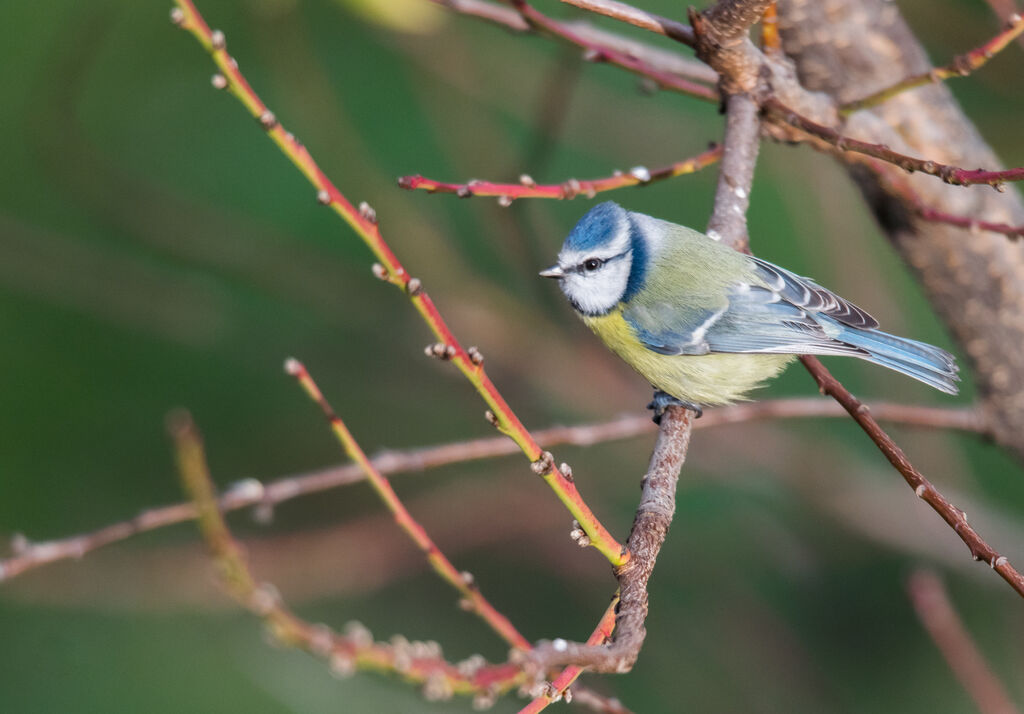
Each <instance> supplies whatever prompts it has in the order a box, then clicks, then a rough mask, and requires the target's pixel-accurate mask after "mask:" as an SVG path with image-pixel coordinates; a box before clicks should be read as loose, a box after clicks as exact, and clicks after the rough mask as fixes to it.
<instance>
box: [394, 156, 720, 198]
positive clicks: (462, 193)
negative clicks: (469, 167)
mask: <svg viewBox="0 0 1024 714" xmlns="http://www.w3.org/2000/svg"><path fill="white" fill-rule="evenodd" d="M721 156H722V149H721V147H720V146H718V145H716V144H712V146H711V148H710V149H708V150H707V151H705V152H704V153H702V154H698V155H697V156H694V157H692V158H689V159H686V160H684V161H677V162H676V163H674V164H669V165H668V166H663V167H661V168H658V169H648V168H647V167H645V166H635V167H633V168H631V169H630V170H629V171H626V172H622V171H616V172H615V173H614V174H613V175H612V176H609V177H607V178H600V179H589V180H579V179H569V180H568V181H565V182H563V183H559V184H538V183H537V182H536V181H534V180H533V179H532V178H531V177H529V176H526V175H523V176H522V177H520V179H519V183H491V182H490V181H475V180H474V181H469V182H468V183H462V184H459V183H443V182H441V181H435V180H433V179H428V178H423V177H422V176H418V175H417V176H402V177H401V178H399V179H398V185H399V186H401V187H402V188H405V189H409V190H416V189H420V190H423V191H426V192H428V193H453V194H455V195H456V196H459V197H460V198H469V197H470V196H497V197H498V199H499V202H501V203H502V204H503V205H509V204H511V203H512V201H513V200H514V199H517V198H555V199H572V198H576V196H580V195H583V196H586V197H587V198H593V197H594V196H595V195H597V194H598V193H602V192H604V191H612V190H615V189H618V188H626V187H628V186H646V185H647V184H649V183H653V182H655V181H663V180H665V179H669V178H674V177H676V176H682V175H684V174H691V173H694V172H696V171H699V170H701V169H702V168H704V167H705V166H710V165H711V164H713V163H715V162H716V161H718V160H719V158H721Z"/></svg>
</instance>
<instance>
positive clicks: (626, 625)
mask: <svg viewBox="0 0 1024 714" xmlns="http://www.w3.org/2000/svg"><path fill="white" fill-rule="evenodd" d="M693 419H694V415H693V413H692V412H690V411H689V410H687V409H683V408H682V407H675V406H673V407H669V408H668V409H667V410H666V411H665V413H664V415H663V416H662V418H661V425H660V427H659V430H658V440H657V442H656V443H655V446H654V452H653V453H652V455H651V462H650V465H649V466H648V469H647V474H646V476H644V479H643V482H642V483H643V492H642V494H641V496H640V506H639V507H638V508H637V511H636V518H635V519H634V520H633V528H632V530H631V531H630V534H629V552H630V553H631V557H630V559H629V562H627V563H626V564H625V565H624V566H622V567H619V568H616V569H615V576H616V577H617V578H618V579H619V589H620V598H621V600H620V602H619V607H618V615H617V617H616V623H615V637H614V640H613V641H612V642H611V643H610V644H608V645H597V646H595V645H594V644H593V643H591V642H587V643H582V644H581V643H577V642H566V641H565V640H553V641H551V642H540V643H538V644H537V646H536V647H535V648H534V650H533V651H532V652H530V653H528V654H527V655H525V656H526V657H528V658H529V660H530V661H531V662H533V663H534V665H536V666H538V667H541V668H547V667H551V666H554V665H560V664H567V663H572V664H574V665H581V666H586V667H591V668H593V669H594V670H595V671H598V672H628V671H629V670H630V669H632V667H633V664H634V663H635V662H636V660H637V657H638V655H639V654H640V649H641V647H642V646H643V643H644V639H645V638H646V636H647V630H646V628H645V627H644V620H645V619H646V618H647V607H648V598H647V582H648V580H649V579H650V577H651V573H652V572H653V570H654V564H655V561H656V559H657V557H658V552H659V551H660V550H661V545H662V543H664V541H665V536H666V534H667V533H668V527H669V525H670V524H671V523H672V516H673V514H674V513H675V493H676V484H677V482H678V481H679V471H680V469H681V468H682V466H683V461H685V460H686V451H687V449H688V447H689V444H690V434H691V431H692V429H691V427H692V424H693Z"/></svg>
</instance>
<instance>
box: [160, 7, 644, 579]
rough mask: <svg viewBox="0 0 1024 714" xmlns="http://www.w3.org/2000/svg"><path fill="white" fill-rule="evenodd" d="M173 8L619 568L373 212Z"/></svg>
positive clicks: (187, 15) (572, 490) (213, 39)
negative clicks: (347, 192)
mask: <svg viewBox="0 0 1024 714" xmlns="http://www.w3.org/2000/svg"><path fill="white" fill-rule="evenodd" d="M176 2H177V8H175V11H174V12H173V13H172V20H173V21H174V22H175V23H176V24H177V25H178V26H179V27H181V28H182V29H185V30H187V31H188V32H190V33H191V34H192V35H193V36H194V37H195V38H196V39H197V40H199V42H200V44H201V45H202V46H203V47H204V48H205V49H206V50H207V52H209V53H210V56H211V57H212V58H213V60H214V62H215V63H216V65H217V67H218V68H219V69H220V71H221V74H218V75H215V76H214V86H217V87H221V88H223V89H226V90H228V91H230V92H231V93H232V94H233V95H234V96H235V97H236V98H237V99H238V100H239V101H240V102H242V104H243V105H244V106H245V107H246V109H247V110H248V111H249V113H250V114H251V115H252V116H253V117H255V118H256V119H257V120H258V121H259V123H260V126H261V127H262V128H263V129H264V130H265V131H266V132H267V134H268V135H269V136H270V138H271V139H272V140H273V141H274V143H276V144H277V145H278V147H280V149H281V150H282V151H283V152H284V154H285V155H286V156H287V157H288V158H289V159H290V160H291V161H292V163H293V164H294V165H295V166H296V167H297V168H298V169H299V170H300V171H301V172H302V173H303V175H305V177H306V178H307V180H309V182H310V183H311V184H313V187H314V188H315V189H316V191H317V194H316V195H317V200H318V201H319V202H320V203H322V204H323V205H326V206H330V207H331V208H332V209H333V210H334V211H335V213H337V214H338V215H339V216H340V217H341V218H342V219H343V220H344V221H345V222H346V223H348V225H349V226H350V227H351V228H352V229H353V230H354V231H355V232H356V234H357V235H359V237H360V238H362V240H363V242H364V243H365V244H366V245H367V247H368V248H369V249H370V250H371V251H372V252H373V254H374V255H375V256H376V257H377V259H378V260H379V261H380V262H379V263H378V264H376V265H375V266H374V272H375V274H376V275H377V276H378V277H380V278H381V279H382V280H385V281H387V282H388V283H391V284H392V285H394V286H396V287H398V288H399V289H401V290H402V291H403V292H405V293H406V294H407V295H408V297H409V299H410V301H411V302H412V304H413V306H414V307H415V308H416V311H417V312H418V313H419V314H420V316H421V317H422V318H423V320H424V322H426V323H427V326H428V327H429V328H430V330H431V332H433V334H434V336H435V337H436V338H437V339H438V340H439V343H438V344H437V345H435V346H434V347H435V349H434V352H433V354H434V355H435V356H437V357H441V358H443V359H447V360H448V361H450V362H452V363H453V364H454V365H455V366H456V367H457V368H458V369H459V371H460V372H462V374H463V375H464V376H465V377H466V379H467V380H469V382H470V383H471V384H472V385H473V387H474V388H476V390H477V392H478V393H479V394H480V396H481V397H482V398H483V399H484V401H485V402H486V403H487V406H488V407H489V408H490V412H489V415H490V416H489V418H490V419H491V420H492V423H494V424H495V426H496V427H497V428H498V429H499V430H500V431H501V432H502V433H504V434H506V435H507V436H508V437H510V438H511V439H512V440H513V441H515V442H516V444H517V445H518V446H519V448H520V449H521V450H522V451H523V453H524V454H525V455H526V457H527V458H528V459H529V460H530V461H531V462H532V463H531V467H532V469H533V470H534V472H535V473H537V474H538V475H540V476H541V477H542V478H543V479H544V480H545V482H547V484H548V485H549V486H550V487H551V488H552V490H554V491H555V493H556V495H557V496H558V498H559V499H560V500H561V501H562V503H563V504H564V505H565V507H566V509H567V510H568V511H569V512H570V513H571V514H572V516H573V518H575V519H576V520H577V521H578V522H579V523H580V525H581V527H582V528H583V530H584V531H586V533H587V536H588V537H589V538H590V542H591V544H592V545H593V546H594V547H595V548H597V549H598V550H599V551H600V552H601V554H602V555H604V556H605V557H606V558H607V559H608V560H609V562H611V563H612V565H621V564H622V563H624V562H625V558H626V556H625V554H624V548H623V546H622V545H621V544H620V543H619V542H618V541H617V540H615V538H614V537H613V536H612V535H611V533H609V532H608V530H607V529H606V528H605V527H604V526H603V525H602V524H601V522H600V521H599V520H598V519H597V517H596V516H595V515H594V514H593V512H591V510H590V508H589V507H588V506H587V505H586V503H585V502H584V501H583V498H582V497H581V496H580V494H579V491H578V490H577V489H576V485H575V483H574V482H573V481H572V480H571V479H570V478H568V477H567V476H566V474H564V473H563V472H562V470H561V469H560V468H559V467H557V466H556V465H555V460H554V458H553V457H552V456H551V454H550V453H548V452H546V451H543V450H542V449H541V448H540V446H539V445H538V444H537V442H536V440H535V439H534V438H533V437H532V436H531V435H530V432H529V431H527V429H526V427H525V426H524V425H523V423H522V422H521V421H520V420H519V417H518V416H516V414H515V412H513V411H512V408H511V407H510V406H509V405H508V403H507V402H506V401H505V399H504V397H502V396H501V394H500V393H499V392H498V389H497V387H495V385H494V383H493V382H492V381H491V379H490V377H488V376H487V373H486V371H485V370H484V367H483V357H482V356H481V354H480V352H479V351H477V350H475V349H472V348H471V349H470V350H467V349H465V348H464V347H463V346H462V345H461V344H460V343H459V341H458V340H457V339H456V338H455V335H454V334H453V333H452V331H451V329H450V328H449V327H448V325H447V323H446V322H445V321H444V318H442V317H441V313H440V312H439V311H438V309H437V307H436V306H435V305H434V302H433V301H432V300H431V299H430V297H429V296H428V295H427V293H426V291H425V290H424V289H423V284H422V282H421V281H420V280H419V278H414V277H412V276H411V275H409V273H408V272H407V271H406V269H405V267H404V266H403V265H402V264H401V263H400V262H399V260H398V258H397V257H396V256H395V254H394V253H393V252H392V251H391V248H390V247H389V246H388V244H387V243H386V242H385V241H384V238H383V236H382V235H381V232H380V229H379V228H378V226H377V217H376V214H375V212H374V211H373V209H372V208H370V207H369V206H368V205H366V204H363V205H362V206H360V209H358V210H357V209H356V208H355V207H354V206H353V205H352V204H351V203H349V201H348V199H347V198H345V196H344V195H343V194H342V193H341V191H339V190H338V188H337V187H336V186H335V185H334V184H333V183H332V182H331V180H330V179H328V178H327V176H326V174H324V172H323V171H322V170H321V169H320V167H319V166H318V165H317V164H316V162H315V161H314V160H313V157H312V156H311V155H310V153H309V151H307V149H306V147H305V146H303V145H302V144H301V143H299V142H298V141H297V140H296V139H295V137H294V136H293V135H292V134H291V133H290V132H288V131H285V129H284V128H283V127H282V126H281V124H280V123H279V122H278V121H277V119H276V117H275V116H274V114H273V113H272V112H271V111H270V110H269V109H267V107H266V105H265V104H264V103H263V102H262V100H261V99H260V98H259V97H258V96H257V95H256V93H255V92H254V91H253V90H252V88H251V87H250V86H249V83H248V82H247V81H246V80H245V77H244V76H243V75H242V73H241V72H240V71H239V70H238V64H237V63H236V62H235V61H234V59H233V58H232V57H231V55H229V54H228V52H227V50H226V49H225V39H224V34H223V33H222V32H220V31H219V30H218V31H216V32H214V31H211V30H210V28H209V26H208V25H207V24H206V21H205V20H204V19H203V18H202V16H201V15H200V14H199V11H198V10H197V9H196V7H195V5H194V4H193V3H192V0H176Z"/></svg>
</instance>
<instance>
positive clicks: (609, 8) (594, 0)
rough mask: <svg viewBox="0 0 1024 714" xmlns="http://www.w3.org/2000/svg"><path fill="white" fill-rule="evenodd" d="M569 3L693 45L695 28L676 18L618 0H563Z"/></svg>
mask: <svg viewBox="0 0 1024 714" xmlns="http://www.w3.org/2000/svg"><path fill="white" fill-rule="evenodd" d="M562 2H564V3H566V4H567V5H574V6H576V7H578V8H580V9H582V10H589V11H590V12H594V13H597V14H598V15H604V16H605V17H611V18H614V19H616V20H620V21H622V22H625V23H628V24H630V25H634V26H636V27H639V28H642V29H644V30H650V31H651V32H655V33H657V34H659V35H664V36H665V37H671V38H672V39H673V40H678V41H679V42H682V43H683V44H684V45H689V46H690V47H693V44H694V37H693V28H692V27H690V26H689V25H685V24H683V23H681V22H677V21H675V20H670V19H669V18H667V17H662V16H661V15H655V14H654V13H651V12H647V11H646V10H641V9H639V8H635V7H633V6H632V5H627V4H626V3H624V2H617V1H616V0H562Z"/></svg>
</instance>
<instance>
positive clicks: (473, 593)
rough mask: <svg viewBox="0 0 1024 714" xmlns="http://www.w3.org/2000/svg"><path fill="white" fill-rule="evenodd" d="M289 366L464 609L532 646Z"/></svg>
mask: <svg viewBox="0 0 1024 714" xmlns="http://www.w3.org/2000/svg"><path fill="white" fill-rule="evenodd" d="M285 370H286V371H287V372H288V374H290V375H292V376H293V377H295V379H296V380H297V381H298V383H299V385H300V386H301V387H302V388H303V389H304V390H305V392H306V394H308V395H309V397H310V399H312V400H313V401H314V402H316V403H317V404H318V405H319V406H320V409H321V410H322V411H323V413H324V417H325V418H326V419H327V421H328V422H329V423H330V425H331V430H332V431H333V432H334V435H335V436H336V437H337V438H338V441H339V442H340V443H341V446H342V449H344V451H345V454H346V455H347V456H348V457H349V458H350V459H352V460H353V461H354V462H356V463H357V464H358V465H359V467H360V468H361V469H362V470H363V473H364V474H366V478H367V480H368V481H369V482H370V484H371V485H372V486H373V490H374V491H376V492H377V495H378V496H380V499H381V500H382V501H383V502H384V505H385V506H387V508H388V510H389V511H391V514H392V515H393V516H394V517H395V522H396V523H397V524H398V525H399V527H400V528H401V529H402V530H404V531H405V532H406V534H407V535H408V536H409V538H410V539H412V542H413V543H415V544H416V546H417V547H418V548H419V549H420V550H421V551H423V554H424V555H425V556H426V558H427V561H428V562H429V563H430V566H431V567H432V568H433V569H434V571H435V572H436V573H437V574H438V575H440V576H441V578H442V579H443V580H445V581H446V582H447V583H448V584H449V585H451V586H452V587H453V588H455V589H456V590H457V591H458V593H459V594H460V595H462V597H463V600H462V602H461V605H462V607H463V609H466V610H472V611H473V612H475V613H476V614H477V615H479V616H480V618H481V619H483V620H484V622H486V623H487V624H488V625H490V627H491V629H492V630H494V631H495V632H496V633H498V635H500V636H501V637H502V639H504V640H505V641H506V642H507V643H508V644H510V645H512V647H515V648H516V649H520V650H528V649H530V641H529V640H527V639H526V638H525V637H523V636H522V635H521V634H519V631H518V630H516V628H515V626H514V625H513V624H512V623H511V622H510V621H509V619H508V618H507V617H505V616H504V615H502V614H501V613H500V612H498V610H497V609H495V607H494V606H493V605H491V603H490V602H489V601H488V600H487V598H485V597H484V596H483V594H482V593H481V592H480V588H479V587H477V585H476V583H475V581H474V579H473V576H472V574H471V573H468V572H459V570H458V569H457V568H456V567H455V566H454V565H453V564H452V562H451V561H450V560H448V557H447V556H446V555H445V554H444V553H442V552H441V549H440V548H438V547H437V544H436V543H434V541H433V539H432V538H431V537H430V536H429V535H428V534H427V531H426V530H425V529H424V528H423V526H422V525H420V523H419V522H418V521H417V520H416V519H415V518H413V516H412V514H411V513H409V510H408V509H407V508H406V507H405V504H403V503H402V501H401V499H399V498H398V494H397V493H395V490H394V489H393V488H392V487H391V483H390V482H389V481H388V480H387V478H386V477H385V476H384V475H383V474H381V473H380V472H379V471H378V470H377V469H375V468H374V467H373V463H372V462H371V461H370V459H369V458H367V456H366V453H365V452H364V451H363V449H362V447H360V446H359V443H358V442H357V441H356V440H355V437H354V436H352V432H350V431H349V429H348V427H347V426H346V425H345V422H344V421H342V419H341V417H339V416H338V415H337V414H336V413H335V411H334V408H333V407H331V405H330V403H329V402H328V401H327V398H326V397H324V395H323V393H322V392H321V391H320V388H319V387H318V386H317V384H316V382H315V381H313V377H311V376H310V374H309V372H307V371H306V368H305V367H304V366H303V365H302V363H301V362H299V361H298V360H295V359H289V360H288V361H287V362H286V363H285Z"/></svg>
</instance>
